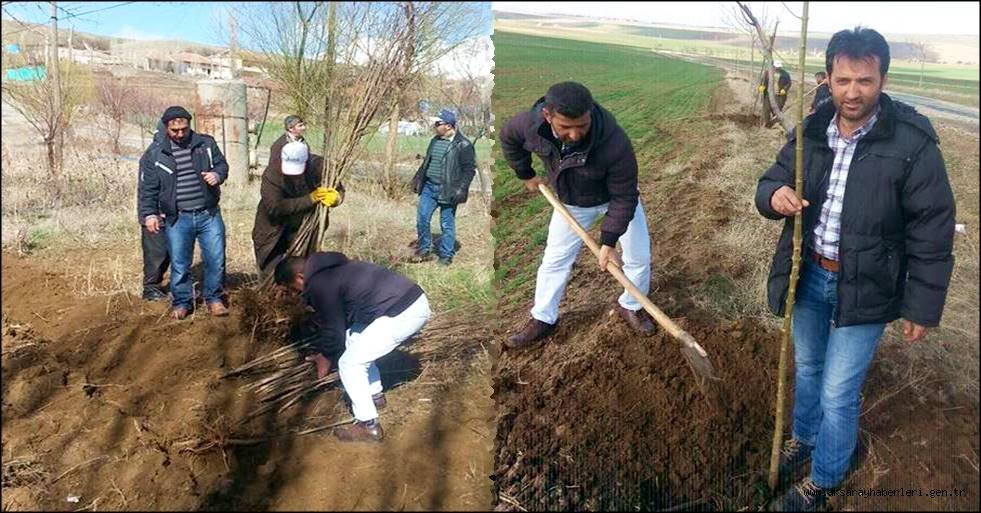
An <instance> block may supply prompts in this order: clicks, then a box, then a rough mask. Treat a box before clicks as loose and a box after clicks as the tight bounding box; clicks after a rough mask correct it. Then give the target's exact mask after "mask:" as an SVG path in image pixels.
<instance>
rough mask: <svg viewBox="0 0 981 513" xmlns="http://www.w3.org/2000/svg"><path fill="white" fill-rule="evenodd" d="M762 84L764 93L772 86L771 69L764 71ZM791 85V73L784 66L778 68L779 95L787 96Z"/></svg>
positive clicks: (777, 92)
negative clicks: (781, 92)
mask: <svg viewBox="0 0 981 513" xmlns="http://www.w3.org/2000/svg"><path fill="white" fill-rule="evenodd" d="M760 85H761V86H763V93H766V92H767V89H769V88H770V70H766V71H764V72H763V78H762V79H761V80H760ZM790 85H791V80H790V73H788V72H787V70H785V69H783V68H777V91H776V94H777V96H787V95H788V94H789V93H790ZM780 91H783V94H780Z"/></svg>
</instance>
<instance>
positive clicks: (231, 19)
mask: <svg viewBox="0 0 981 513" xmlns="http://www.w3.org/2000/svg"><path fill="white" fill-rule="evenodd" d="M228 31H229V33H230V35H231V52H230V55H229V61H230V63H229V67H230V68H231V70H232V78H239V69H238V64H237V61H236V59H237V58H238V25H237V24H236V23H235V16H233V15H232V12H231V10H229V11H228Z"/></svg>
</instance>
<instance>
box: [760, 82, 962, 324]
mask: <svg viewBox="0 0 981 513" xmlns="http://www.w3.org/2000/svg"><path fill="white" fill-rule="evenodd" d="M879 107H880V111H879V118H878V121H877V122H876V124H875V125H874V126H873V127H872V130H871V131H870V132H869V133H868V134H866V135H865V136H864V137H863V138H862V139H861V140H860V141H859V143H858V146H857V148H856V149H855V155H854V157H853V158H852V161H851V167H850V168H849V171H848V180H847V182H846V188H845V196H844V202H843V206H842V212H841V238H840V243H839V250H838V251H839V276H838V306H837V308H836V310H835V314H834V319H833V322H834V324H835V325H836V326H850V325H856V324H868V323H884V322H889V321H892V320H894V319H896V318H899V317H902V318H904V319H907V320H909V321H912V322H914V323H916V324H919V325H922V326H927V327H932V326H937V325H938V324H939V323H940V317H941V314H942V313H943V307H944V300H945V298H946V295H947V285H948V283H949V282H950V274H951V271H952V269H953V265H954V257H953V254H952V249H953V238H954V196H953V194H952V192H951V189H950V183H949V182H948V180H947V170H946V168H945V167H944V160H943V156H942V155H941V154H940V148H939V147H938V146H937V145H938V143H939V139H938V138H937V133H936V132H935V131H934V130H933V127H932V126H931V125H930V121H929V120H928V119H927V118H926V117H924V116H922V115H920V114H918V113H917V112H916V111H915V110H914V109H913V108H912V107H910V106H908V105H905V104H903V103H900V102H895V101H893V100H892V99H890V98H889V96H887V95H885V94H883V95H881V96H880V100H879ZM834 115H835V107H834V105H833V104H831V103H827V104H825V105H824V106H823V107H821V108H820V109H818V111H817V112H815V113H814V114H813V115H811V116H808V117H807V118H806V119H805V120H804V137H805V140H804V166H805V170H804V194H803V197H804V198H805V199H806V200H808V202H809V203H810V206H809V207H807V208H805V209H804V214H803V216H802V217H803V220H804V224H803V234H804V253H803V255H804V258H807V255H809V254H810V252H811V251H812V248H811V245H812V241H813V231H814V227H815V225H816V224H817V222H818V217H819V216H820V211H821V205H822V204H823V203H824V200H825V197H826V194H827V189H828V181H829V179H830V175H831V167H832V164H833V161H834V152H833V151H832V150H831V148H830V147H829V146H828V142H827V134H826V130H827V127H828V125H829V123H830V122H831V119H832V118H833V117H834ZM795 140H796V135H795V134H794V133H791V135H790V140H789V142H787V144H786V145H785V146H784V147H783V149H781V150H780V154H779V155H778V156H777V160H776V163H775V164H773V166H771V167H770V169H768V170H767V171H766V173H765V174H764V175H763V177H762V178H760V181H759V184H758V185H757V188H756V208H757V209H758V210H759V211H760V213H761V214H763V216H765V217H767V218H770V219H780V218H782V217H783V216H781V215H780V214H779V213H777V212H776V211H774V210H773V209H772V208H771V207H770V198H771V197H772V196H773V193H774V192H775V191H776V190H777V189H779V188H780V187H781V186H783V185H788V186H790V187H793V186H794V146H795V144H796V143H795ZM792 251H793V218H792V217H791V218H787V220H786V223H785V224H784V227H783V232H782V233H781V235H780V240H779V242H778V243H777V250H776V253H775V254H774V256H773V262H772V266H771V269H770V276H769V281H768V284H767V299H768V302H769V306H770V310H771V311H772V312H773V313H774V314H777V315H783V311H784V302H785V300H786V294H787V287H788V283H789V281H790V280H789V277H790V268H791V254H792Z"/></svg>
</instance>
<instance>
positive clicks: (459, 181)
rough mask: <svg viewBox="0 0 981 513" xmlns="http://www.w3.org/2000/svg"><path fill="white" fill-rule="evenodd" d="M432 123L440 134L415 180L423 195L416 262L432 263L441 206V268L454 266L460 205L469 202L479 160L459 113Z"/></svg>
mask: <svg viewBox="0 0 981 513" xmlns="http://www.w3.org/2000/svg"><path fill="white" fill-rule="evenodd" d="M432 121H433V129H434V130H435V131H436V135H435V136H433V138H432V140H431V141H429V148H427V149H426V159H425V160H423V161H422V165H420V166H419V170H418V171H416V174H415V176H414V177H413V179H412V190H413V191H415V193H416V194H418V195H419V206H418V208H417V209H416V235H417V237H418V238H417V239H416V240H417V241H418V246H417V247H416V253H415V255H413V258H412V261H413V262H416V263H418V262H424V261H427V260H432V243H433V242H432V239H433V235H432V232H431V231H430V228H429V227H430V222H431V221H432V219H433V213H434V212H435V211H436V207H437V206H438V207H439V227H440V231H441V232H442V233H441V235H440V244H439V247H438V248H436V253H437V254H438V256H439V263H440V264H441V265H450V263H452V262H453V255H454V254H455V253H456V247H455V246H456V206H457V205H459V204H460V203H464V202H466V201H467V193H468V192H469V190H470V182H471V181H473V177H474V175H475V174H476V169H477V167H476V160H477V159H476V153H475V151H474V147H473V144H472V143H471V142H470V139H467V138H466V137H465V136H464V135H463V133H462V132H460V131H459V130H457V127H456V123H457V121H456V114H454V113H453V112H451V111H449V110H446V109H443V110H441V111H440V112H439V115H438V116H436V117H434V118H432Z"/></svg>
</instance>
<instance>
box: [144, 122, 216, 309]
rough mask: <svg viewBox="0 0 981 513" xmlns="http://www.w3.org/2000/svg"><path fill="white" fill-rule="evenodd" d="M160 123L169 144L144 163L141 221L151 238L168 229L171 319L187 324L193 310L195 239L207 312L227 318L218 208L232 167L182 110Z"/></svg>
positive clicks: (152, 150) (155, 150)
mask: <svg viewBox="0 0 981 513" xmlns="http://www.w3.org/2000/svg"><path fill="white" fill-rule="evenodd" d="M160 121H161V122H162V123H163V124H164V126H165V127H166V133H167V139H166V140H164V141H163V143H162V144H159V145H153V146H151V147H150V148H149V149H148V150H147V154H146V155H144V158H143V159H142V160H141V168H140V179H141V181H142V186H143V190H142V195H141V198H140V216H141V217H142V218H143V224H144V226H146V228H147V230H148V231H149V232H150V233H154V234H155V233H158V232H159V231H160V230H161V229H162V227H163V225H164V223H166V225H167V229H166V233H167V247H168V250H169V252H170V292H171V296H172V303H171V306H172V309H171V317H172V318H174V319H176V320H180V319H184V318H185V317H187V316H188V314H189V313H190V312H191V311H192V310H193V308H194V290H193V286H192V279H191V274H190V268H191V263H192V260H193V258H194V241H195V239H197V241H198V244H200V245H201V256H202V258H203V260H204V291H203V292H204V301H205V303H206V304H207V305H208V312H209V313H211V315H215V316H224V315H228V309H227V308H226V307H225V304H224V298H223V296H224V283H225V223H224V221H223V220H222V218H221V210H220V209H219V208H218V200H219V198H220V197H221V188H220V185H221V184H222V183H223V182H224V181H225V179H226V178H228V163H227V162H225V157H224V155H222V153H221V150H220V149H219V148H218V145H217V144H216V143H215V140H214V138H213V137H211V136H209V135H204V134H199V133H196V132H194V131H193V130H191V128H190V122H191V114H190V113H188V112H187V110H186V109H185V108H184V107H179V106H173V107H168V108H167V110H166V111H164V114H163V116H162V117H161V118H160Z"/></svg>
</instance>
